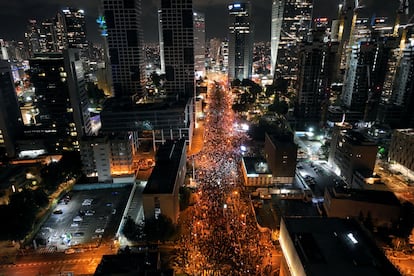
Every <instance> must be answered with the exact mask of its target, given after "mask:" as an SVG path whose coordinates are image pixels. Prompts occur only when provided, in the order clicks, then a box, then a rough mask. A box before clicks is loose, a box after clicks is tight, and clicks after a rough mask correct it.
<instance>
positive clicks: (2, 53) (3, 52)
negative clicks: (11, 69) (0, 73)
mask: <svg viewBox="0 0 414 276" xmlns="http://www.w3.org/2000/svg"><path fill="white" fill-rule="evenodd" d="M1 59H5V60H8V59H9V53H8V52H7V47H6V41H4V40H3V39H0V60H1Z"/></svg>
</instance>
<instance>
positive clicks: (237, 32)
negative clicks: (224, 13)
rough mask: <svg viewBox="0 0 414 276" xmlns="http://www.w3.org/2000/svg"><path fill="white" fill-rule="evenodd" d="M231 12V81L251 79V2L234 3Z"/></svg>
mask: <svg viewBox="0 0 414 276" xmlns="http://www.w3.org/2000/svg"><path fill="white" fill-rule="evenodd" d="M228 11H229V34H228V38H229V67H228V76H229V79H230V80H234V79H239V80H242V79H250V78H251V76H252V64H253V25H252V20H251V12H252V10H251V4H250V2H248V1H247V2H245V1H241V2H233V3H230V4H229V5H228Z"/></svg>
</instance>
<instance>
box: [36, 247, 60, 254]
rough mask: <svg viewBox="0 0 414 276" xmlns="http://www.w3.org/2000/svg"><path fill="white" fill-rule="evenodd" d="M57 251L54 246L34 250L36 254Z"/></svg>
mask: <svg viewBox="0 0 414 276" xmlns="http://www.w3.org/2000/svg"><path fill="white" fill-rule="evenodd" d="M56 251H57V248H56V246H48V247H41V248H39V249H37V250H36V253H37V254H51V253H55V252H56Z"/></svg>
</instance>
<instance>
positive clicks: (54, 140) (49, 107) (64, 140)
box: [26, 49, 91, 152]
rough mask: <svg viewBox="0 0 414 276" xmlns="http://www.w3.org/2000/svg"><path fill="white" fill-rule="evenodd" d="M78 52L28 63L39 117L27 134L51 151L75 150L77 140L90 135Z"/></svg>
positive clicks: (46, 57) (36, 58) (76, 148)
mask: <svg viewBox="0 0 414 276" xmlns="http://www.w3.org/2000/svg"><path fill="white" fill-rule="evenodd" d="M77 51H78V50H77V49H69V50H65V52H64V54H62V53H45V54H37V55H36V56H35V57H34V58H32V59H30V60H29V62H30V67H31V70H30V78H31V81H32V83H33V86H34V88H35V98H36V100H35V103H36V107H37V109H38V110H39V114H37V116H36V124H35V125H32V126H30V127H28V128H27V130H26V133H27V134H28V135H32V136H36V135H37V134H40V136H41V137H42V138H45V139H46V140H47V141H48V143H49V146H50V148H49V150H50V151H53V152H61V151H66V150H69V151H70V150H78V149H79V139H80V138H81V137H82V136H83V135H89V134H90V129H91V127H90V121H89V114H88V110H87V107H88V104H89V102H88V100H87V97H86V91H85V81H84V79H83V67H82V63H81V61H80V55H79V52H77Z"/></svg>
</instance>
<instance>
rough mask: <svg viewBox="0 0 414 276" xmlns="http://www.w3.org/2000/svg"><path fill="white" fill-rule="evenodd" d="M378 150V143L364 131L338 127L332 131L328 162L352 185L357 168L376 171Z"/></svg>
mask: <svg viewBox="0 0 414 276" xmlns="http://www.w3.org/2000/svg"><path fill="white" fill-rule="evenodd" d="M334 137H336V138H335V139H334ZM377 152H378V145H377V144H376V143H374V142H373V141H371V140H369V139H367V138H366V137H365V136H364V135H363V134H362V133H360V132H357V131H355V130H352V129H343V128H340V127H338V128H334V133H332V142H331V148H330V152H329V160H328V163H329V164H330V165H331V166H332V167H333V169H334V171H335V172H336V173H337V174H338V175H340V176H342V177H343V178H344V179H345V181H346V182H347V183H348V184H349V185H350V184H351V183H352V178H353V175H354V173H355V171H356V170H366V171H370V172H371V173H372V172H373V171H374V166H375V161H376V158H377Z"/></svg>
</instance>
